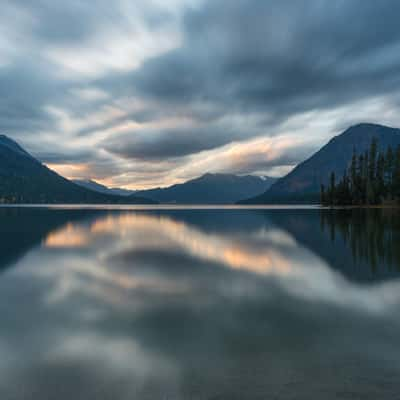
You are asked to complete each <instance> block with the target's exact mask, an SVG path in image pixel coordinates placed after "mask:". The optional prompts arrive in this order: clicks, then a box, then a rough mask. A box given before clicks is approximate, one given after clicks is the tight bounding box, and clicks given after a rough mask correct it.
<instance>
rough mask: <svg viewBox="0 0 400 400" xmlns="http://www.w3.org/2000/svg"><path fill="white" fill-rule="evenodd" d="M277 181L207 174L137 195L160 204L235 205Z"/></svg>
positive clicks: (267, 178)
mask: <svg viewBox="0 0 400 400" xmlns="http://www.w3.org/2000/svg"><path fill="white" fill-rule="evenodd" d="M274 181H275V179H274V178H270V177H259V176H252V175H246V176H238V175H232V174H210V173H208V174H205V175H202V176H200V177H199V178H196V179H192V180H190V181H187V182H185V183H182V184H177V185H173V186H170V187H167V188H157V189H150V190H142V191H138V192H136V194H135V195H139V196H144V197H147V198H150V199H153V200H156V201H158V202H160V203H177V204H196V203H198V204H232V203H235V202H237V201H239V200H241V199H245V198H247V197H249V196H256V195H258V194H260V193H263V192H264V191H265V190H266V189H268V188H269V187H270V186H271V184H272V183H273V182H274Z"/></svg>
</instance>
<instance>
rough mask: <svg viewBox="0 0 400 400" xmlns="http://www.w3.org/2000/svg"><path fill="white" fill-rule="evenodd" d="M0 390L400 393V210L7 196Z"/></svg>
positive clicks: (67, 394)
mask: <svg viewBox="0 0 400 400" xmlns="http://www.w3.org/2000/svg"><path fill="white" fill-rule="evenodd" d="M0 239H1V252H0V273H1V275H0V318H1V325H0V327H1V328H0V399H1V400H22V399H23V400H27V399H28V400H32V399H38V400H39V399H40V400H47V399H49V400H50V399H51V400H54V399H57V400H64V399H65V400H67V399H68V400H70V399H74V400H80V399H82V400H91V399H96V400H106V399H107V400H108V399H112V400H131V399H133V400H134V399H139V400H142V399H143V400H147V399H148V400H153V399H155V400H158V399H160V400H167V399H168V400H206V399H213V400H217V399H219V400H221V399H229V400H232V399H233V400H235V399H237V400H239V399H251V400H252V399H259V400H261V399H263V400H264V399H296V400H297V399H304V400H310V399H317V400H327V399H328V400H329V399H363V400H364V399H374V400H376V399H379V400H382V399H391V400H395V399H399V398H400V213H399V212H398V211H396V210H390V209H384V210H380V209H370V210H360V209H354V210H339V209H337V210H322V209H318V208H312V207H310V208H307V207H298V208H292V207H282V208H281V207H271V208H262V207H257V208H253V209H248V208H245V207H242V208H240V207H227V208H219V209H217V208H214V207H199V208H195V207H194V208H185V207H182V208H179V207H165V206H164V207H153V208H151V207H136V208H129V207H125V208H124V207H120V208H117V209H113V208H112V207H108V208H101V207H94V208H92V207H83V208H82V207H53V208H46V207H36V208H34V207H4V208H0Z"/></svg>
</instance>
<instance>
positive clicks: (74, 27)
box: [0, 0, 400, 175]
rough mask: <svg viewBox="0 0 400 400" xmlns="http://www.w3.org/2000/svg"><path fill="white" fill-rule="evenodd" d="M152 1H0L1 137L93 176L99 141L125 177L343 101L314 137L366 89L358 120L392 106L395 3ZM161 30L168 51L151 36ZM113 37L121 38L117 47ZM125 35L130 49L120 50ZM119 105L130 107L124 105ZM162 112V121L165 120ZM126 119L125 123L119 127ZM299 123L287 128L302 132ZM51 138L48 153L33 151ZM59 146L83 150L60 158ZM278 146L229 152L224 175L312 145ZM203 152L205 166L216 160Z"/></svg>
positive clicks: (397, 35) (398, 84)
mask: <svg viewBox="0 0 400 400" xmlns="http://www.w3.org/2000/svg"><path fill="white" fill-rule="evenodd" d="M159 3H162V2H154V3H153V2H151V4H150V3H149V2H145V1H142V0H140V1H136V2H124V1H116V2H113V3H112V4H111V3H110V2H109V1H106V0H95V1H92V2H82V1H77V0H72V1H70V2H54V1H52V0H35V1H34V0H14V1H8V0H5V1H4V4H2V12H1V13H0V131H1V133H6V134H11V135H14V134H15V136H16V138H18V139H19V140H20V139H24V138H25V136H26V138H27V143H28V149H31V148H32V149H36V150H35V151H37V152H38V154H39V153H40V154H41V155H44V156H45V157H44V158H45V159H46V160H48V161H51V162H54V163H56V162H60V163H61V162H64V161H65V162H67V161H68V162H76V163H79V162H86V161H87V160H89V162H91V163H94V164H95V165H97V166H99V167H98V169H99V171H100V169H101V165H103V166H104V171H103V172H104V173H102V175H106V174H107V172H106V168H109V165H108V163H107V162H106V161H105V159H104V158H102V157H105V156H104V153H102V156H101V157H100V156H99V154H100V153H99V152H95V151H92V149H93V148H97V149H105V150H107V151H108V152H109V153H112V154H111V155H110V154H108V156H110V157H111V158H112V161H110V162H112V163H113V165H114V163H116V161H115V158H118V156H122V157H123V160H121V164H120V165H119V166H118V168H117V167H115V168H111V170H113V171H114V170H115V169H118V170H123V168H124V166H127V165H128V164H126V163H128V162H129V159H133V162H134V163H135V167H134V168H135V171H129V172H131V173H132V174H134V173H135V172H136V171H138V172H139V173H141V171H142V169H143V168H144V169H146V168H147V163H149V162H154V163H156V164H157V163H162V162H163V161H165V162H169V161H171V160H173V161H174V162H175V161H176V162H177V164H179V166H182V163H186V162H190V157H187V156H189V155H193V154H196V153H198V152H200V151H205V150H213V149H214V150H216V151H217V150H218V151H219V148H221V147H222V146H225V145H227V144H230V143H232V142H240V141H242V142H245V141H248V140H250V139H253V138H256V137H259V136H264V137H272V136H275V135H278V134H280V133H282V132H283V130H282V124H283V123H286V122H287V120H288V119H290V118H292V117H296V116H298V115H299V114H301V113H303V112H309V111H313V112H314V111H331V110H332V111H335V110H336V109H338V107H342V106H345V107H347V109H345V111H344V112H342V114H341V115H339V116H337V117H335V118H333V119H335V121H331V122H330V123H327V124H326V126H327V127H329V128H327V129H328V133H327V132H321V133H320V137H324V138H326V137H327V135H328V134H330V133H333V132H334V133H336V130H335V128H336V127H338V126H340V127H341V128H342V126H343V128H345V127H346V126H345V124H347V123H348V120H351V119H352V115H353V113H354V107H353V106H354V104H355V103H356V102H358V101H361V100H367V99H373V98H376V97H377V96H379V102H380V103H379V105H378V106H377V107H376V109H375V110H374V112H375V114H374V115H372V116H371V115H370V114H368V115H365V116H364V117H363V118H364V119H368V120H369V119H370V118H375V120H374V122H386V121H384V120H383V121H377V120H376V119H377V118H381V115H380V110H386V109H387V104H389V105H390V106H391V107H392V108H393V107H395V106H396V103H395V97H396V96H398V95H397V94H398V93H399V89H400V74H399V73H398V71H400V29H399V24H398V15H400V3H399V2H398V1H395V0H382V1H380V2H377V1H373V0H364V1H361V0H337V1H328V0H298V1H289V0H279V1H278V0H270V1H259V0H235V1H231V0H204V1H202V0H198V1H196V0H193V1H189V0H188V1H184V0H182V1H181V0H174V1H172V0H171V1H170V2H168V4H167V5H165V4H164V5H163V6H161V5H160V4H159ZM166 27H167V28H166ZM171 27H172V28H171ZM164 28H165V34H164ZM160 32H161V33H162V35H161V36H160ZM176 32H178V34H177V35H176V37H175V33H176ZM165 37H168V40H169V39H170V40H169V41H168V45H165V43H161V42H162V39H163V38H165ZM124 39H127V43H125V42H124V43H121V42H123V41H124ZM129 43H132V44H134V45H135V46H133V48H132V49H129V50H130V51H128V50H127V47H129ZM149 49H150V50H149ZM115 50H116V52H115V53H114V51H115ZM126 54H129V55H130V54H132V56H131V59H129V58H128V59H126V58H125V57H124V56H126ZM82 88H87V89H89V90H90V89H93V88H97V89H99V90H100V91H101V90H103V91H104V93H105V94H106V95H105V96H104V97H101V96H100V97H99V98H98V99H97V100H95V99H94V98H91V99H89V98H85V97H84V96H82V97H79V95H76V93H79V92H76V90H77V89H78V91H79V90H80V89H82ZM130 100H134V101H136V102H137V103H138V104H140V105H141V106H139V107H137V108H135V107H133V108H132V109H130V108H129V104H130V103H129V101H130ZM124 102H126V103H124ZM127 104H128V105H127ZM49 108H50V109H51V108H52V109H53V111H54V110H56V111H58V113H57V112H55V113H54V112H53V113H51V112H49ZM111 108H112V109H113V110H112V111H116V112H115V113H114V114H113V113H112V112H109V111H110V109H111ZM107 112H109V114H112V116H111V117H110V118H108V116H109V114H107ZM102 113H103V114H105V117H104V118H102V117H103V115H102ZM343 113H345V114H346V115H345V116H343ZM357 115H362V113H360V112H359V113H358V114H357ZM169 119H171V120H172V119H173V120H175V122H176V124H175V125H174V124H173V125H168V123H165V120H169ZM188 121H189V123H187V122H188ZM130 122H134V123H136V124H138V125H139V126H138V130H134V129H133V130H132V131H130V132H129V133H124V134H121V133H119V132H121V131H125V130H126V129H119V128H120V127H121V126H124V124H125V125H126V124H127V123H130ZM352 122H356V121H352ZM154 126H156V127H157V128H154ZM159 126H161V128H158V127H159ZM171 126H173V127H171ZM307 127H308V125H307V123H305V124H304V127H303V129H302V130H300V129H299V132H301V133H298V135H304V136H307V135H309V132H308V131H307ZM324 129H325V127H324ZM285 133H288V132H287V131H286V132H285ZM296 134H297V133H293V135H292V136H293V137H295V135H296ZM311 134H312V135H313V137H314V138H316V137H317V136H318V134H319V133H318V132H315V131H314V132H311V133H310V135H311ZM74 140H75V141H74ZM316 142H318V140H316ZM52 143H57V144H58V145H59V147H60V148H57V150H54V149H44V150H40V151H39V150H37V149H39V148H40V146H42V145H45V146H49V145H51V144H52ZM22 144H24V141H22ZM320 144H321V143H320V142H318V146H319V145H320ZM63 145H64V148H65V149H66V150H63V149H62V148H63ZM73 147H75V148H76V149H78V148H79V149H80V147H82V148H83V149H80V150H79V151H76V152H75V154H73V153H74V149H73ZM289 147H290V146H287V151H286V152H285V153H284V154H279V156H277V157H276V159H275V160H272V158H269V157H267V161H266V160H265V158H263V157H262V155H261V154H259V155H258V156H253V155H252V154H250V155H249V156H248V157H247V158H246V156H243V157H242V158H240V160H239V161H238V162H237V163H236V164H235V165H232V169H233V170H235V171H237V172H251V169H252V168H255V169H260V168H265V167H268V166H275V163H277V166H278V164H280V165H283V164H292V163H297V162H298V161H301V159H300V157H302V158H306V157H307V156H308V155H310V154H309V153H307V151H310V152H311V151H312V149H313V146H312V145H310V146H308V144H307V145H306V146H303V147H304V151H303V150H301V151H298V153H297V154H292V153H291V151H292V150H289ZM316 147H317V146H315V148H316ZM307 149H308V150H307ZM63 151H65V154H62V153H63ZM221 152H222V149H221ZM57 154H60V156H59V157H58V156H57ZM88 154H90V157H89V156H88ZM49 155H50V156H49ZM115 156H117V157H115ZM178 158H180V160H179V161H177V159H178ZM215 160H216V163H215V167H214V169H215V170H218V169H219V168H220V167H222V166H221V165H220V164H219V163H218V162H219V161H218V157H216V158H215ZM140 163H144V164H146V165H144V166H141V165H139V164H140ZM262 166H263V167H262ZM190 167H191V166H190V165H188V169H189V170H192V169H191V168H190ZM111 170H110V171H111ZM99 173H100V172H99Z"/></svg>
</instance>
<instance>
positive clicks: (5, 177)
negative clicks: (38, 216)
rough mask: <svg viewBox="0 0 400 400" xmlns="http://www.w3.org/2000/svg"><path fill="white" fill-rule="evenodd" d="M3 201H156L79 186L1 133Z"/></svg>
mask: <svg viewBox="0 0 400 400" xmlns="http://www.w3.org/2000/svg"><path fill="white" fill-rule="evenodd" d="M0 203H38V204H40V203H42V204H43V203H68V204H73V203H87V204H90V203H94V204H101V203H106V204H107V203H117V204H122V203H125V204H139V203H144V204H145V203H154V201H152V200H149V199H145V198H141V197H136V196H129V197H122V196H117V195H109V194H102V193H99V192H94V191H92V190H89V189H86V188H83V187H81V186H78V185H76V184H75V183H73V182H71V181H69V180H68V179H65V178H63V177H62V176H60V175H58V174H57V173H56V172H54V171H52V170H51V169H49V168H47V167H46V166H45V165H43V164H42V163H40V162H39V161H38V160H36V159H35V158H34V157H32V156H31V155H30V154H29V153H28V152H26V151H25V150H24V149H23V148H22V147H21V146H20V145H19V144H18V143H16V142H14V141H13V140H12V139H10V138H8V137H7V136H4V135H0Z"/></svg>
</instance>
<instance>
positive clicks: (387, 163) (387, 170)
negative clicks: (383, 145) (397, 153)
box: [385, 146, 394, 198]
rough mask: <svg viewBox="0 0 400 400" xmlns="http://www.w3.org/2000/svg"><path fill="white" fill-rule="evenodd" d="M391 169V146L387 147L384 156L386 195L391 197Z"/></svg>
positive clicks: (392, 167) (392, 155)
mask: <svg viewBox="0 0 400 400" xmlns="http://www.w3.org/2000/svg"><path fill="white" fill-rule="evenodd" d="M393 169H394V154H393V149H392V147H391V146H389V147H388V149H387V151H386V157H385V186H386V195H387V196H388V197H389V198H393Z"/></svg>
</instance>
